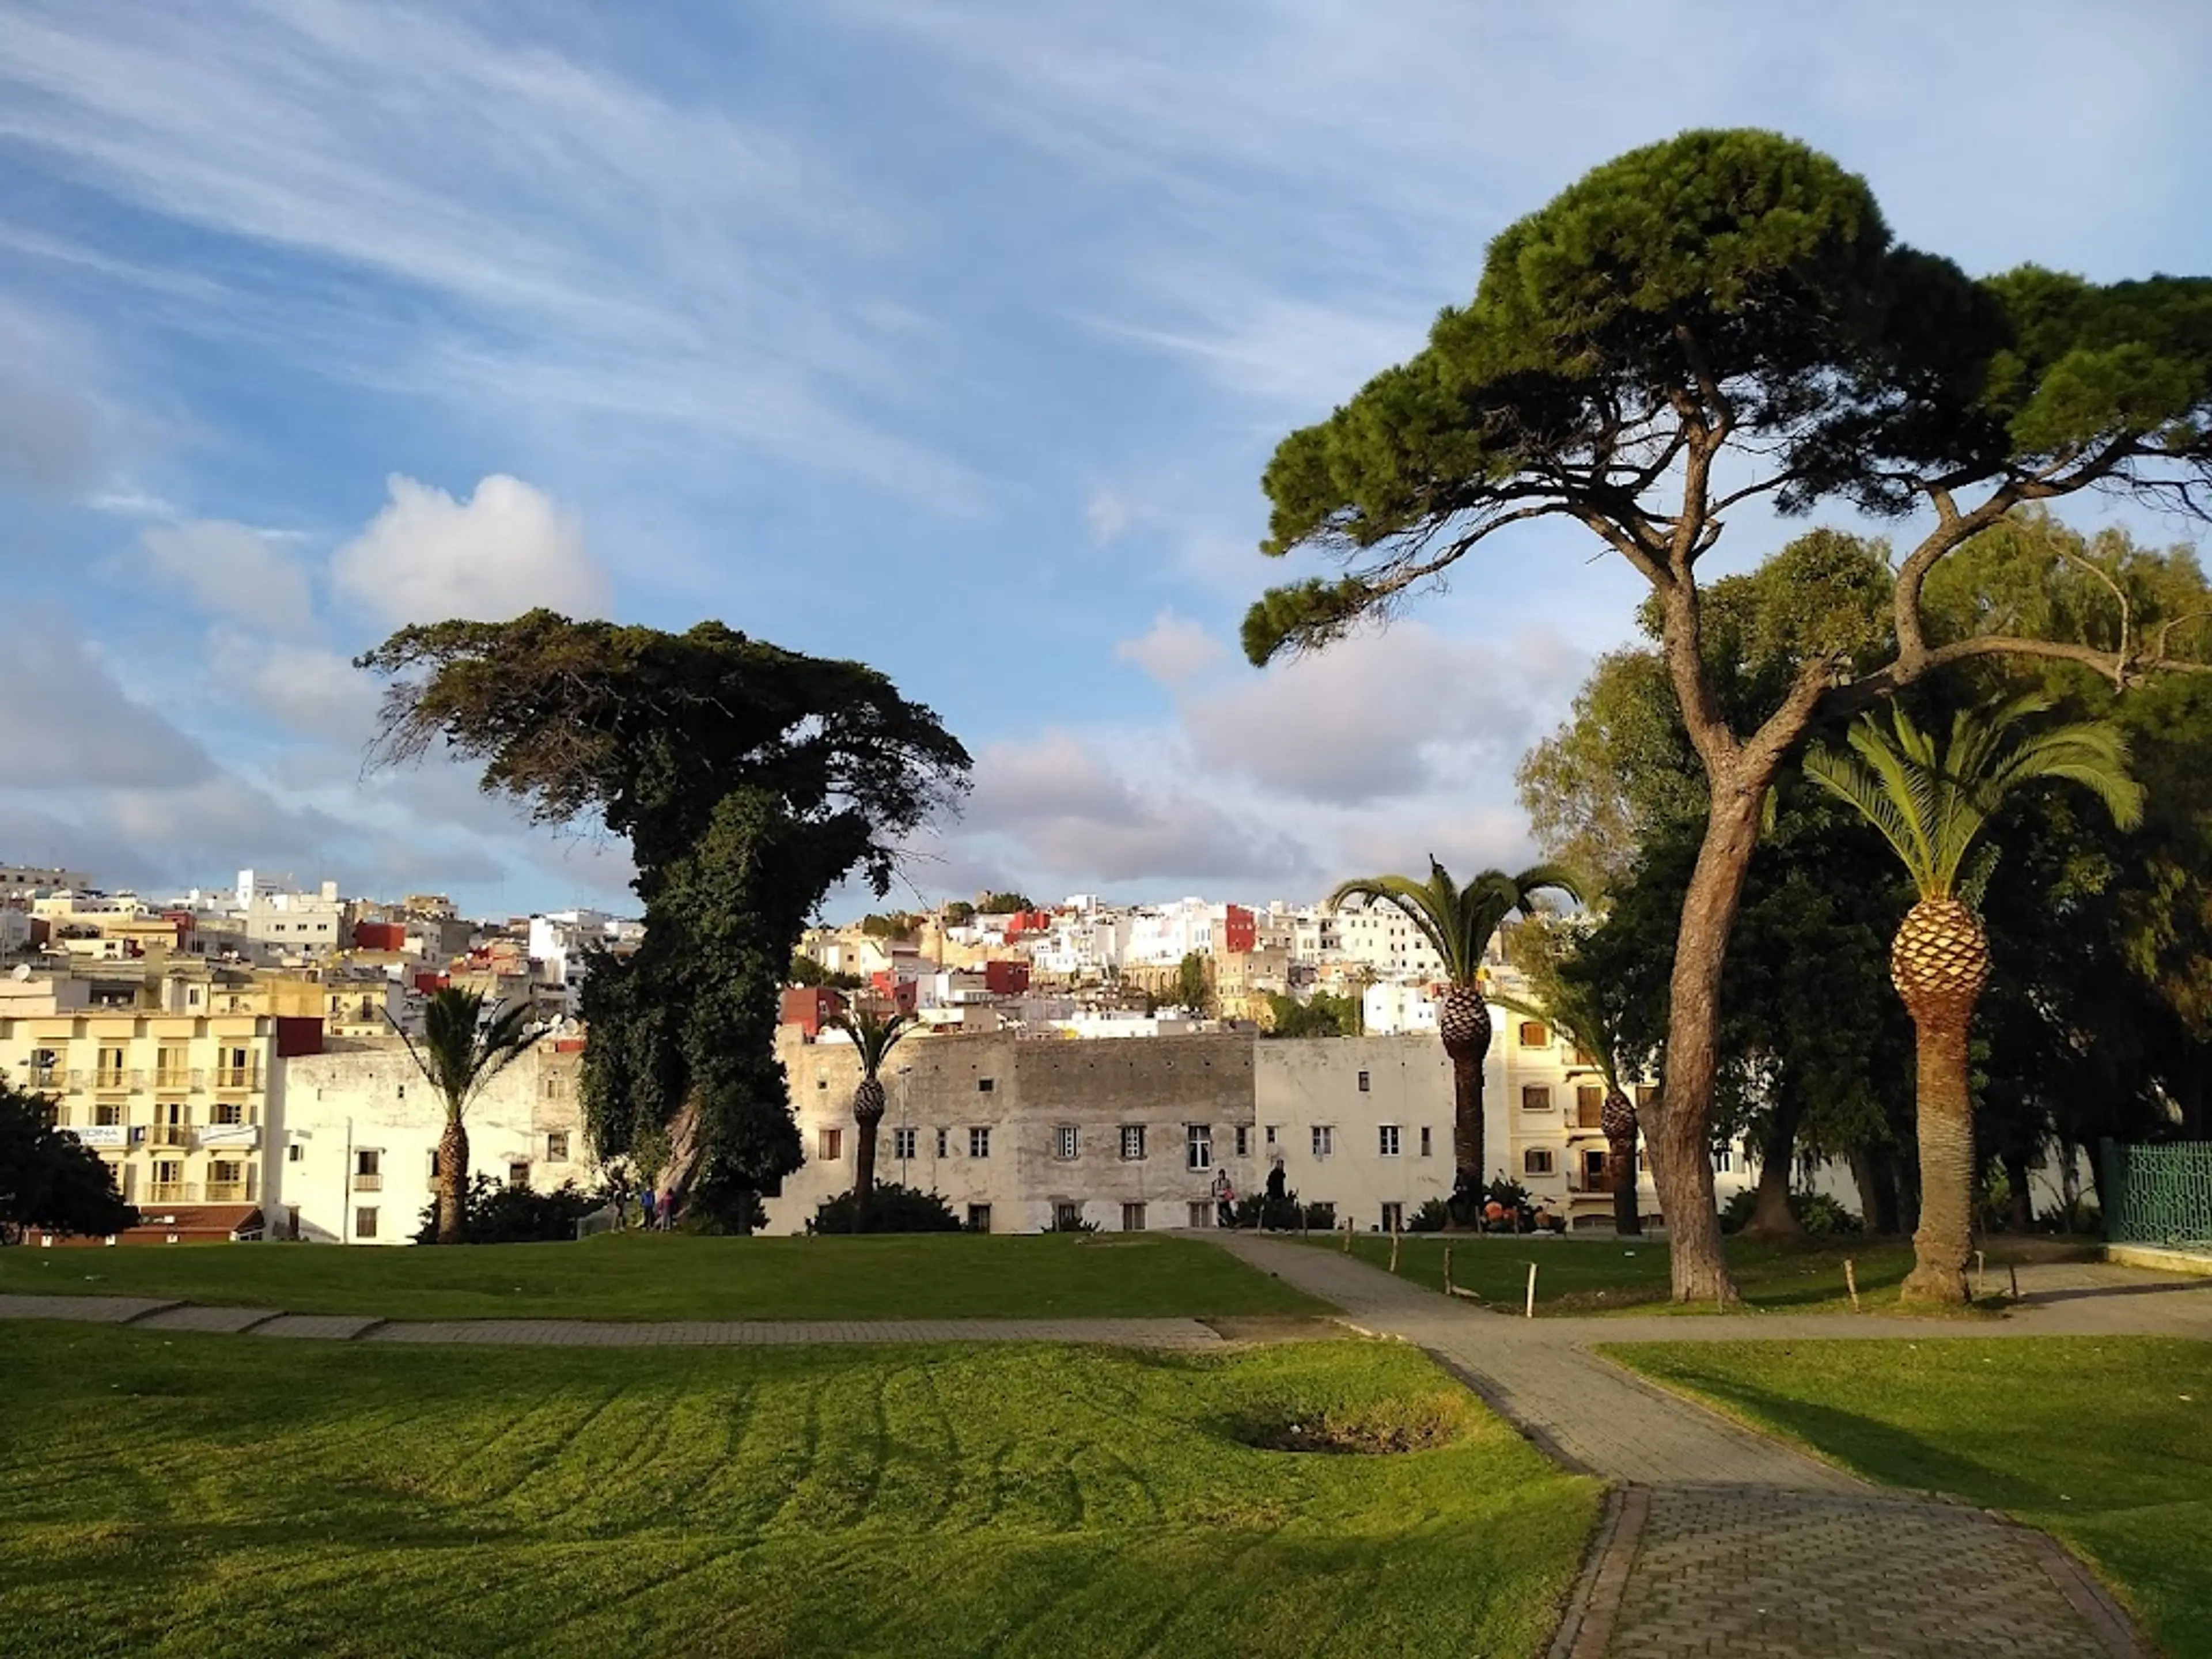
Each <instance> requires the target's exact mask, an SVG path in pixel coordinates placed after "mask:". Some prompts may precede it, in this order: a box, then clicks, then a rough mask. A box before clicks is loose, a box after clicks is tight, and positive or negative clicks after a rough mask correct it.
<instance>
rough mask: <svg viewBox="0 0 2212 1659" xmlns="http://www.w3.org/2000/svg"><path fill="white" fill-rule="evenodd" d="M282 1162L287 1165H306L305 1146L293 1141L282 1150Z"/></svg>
mask: <svg viewBox="0 0 2212 1659" xmlns="http://www.w3.org/2000/svg"><path fill="white" fill-rule="evenodd" d="M284 1161H285V1162H286V1163H287V1164H304V1163H306V1162H307V1148H306V1147H305V1146H301V1145H300V1143H299V1142H298V1141H296V1140H295V1141H294V1142H293V1143H292V1144H291V1145H290V1146H287V1147H286V1148H285V1149H284Z"/></svg>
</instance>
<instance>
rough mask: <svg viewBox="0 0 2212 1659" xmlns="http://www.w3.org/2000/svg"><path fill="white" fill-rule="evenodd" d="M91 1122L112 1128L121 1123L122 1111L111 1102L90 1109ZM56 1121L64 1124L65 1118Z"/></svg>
mask: <svg viewBox="0 0 2212 1659" xmlns="http://www.w3.org/2000/svg"><path fill="white" fill-rule="evenodd" d="M56 1121H57V1122H65V1121H67V1120H66V1119H65V1118H58V1119H57V1120H56ZM92 1121H94V1123H97V1124H100V1125H102V1126H105V1127H114V1126H115V1125H116V1124H118V1123H120V1122H122V1121H123V1109H122V1108H121V1107H120V1106H118V1105H116V1104H114V1103H112V1102H108V1103H103V1104H101V1105H98V1106H94V1108H93V1109H92Z"/></svg>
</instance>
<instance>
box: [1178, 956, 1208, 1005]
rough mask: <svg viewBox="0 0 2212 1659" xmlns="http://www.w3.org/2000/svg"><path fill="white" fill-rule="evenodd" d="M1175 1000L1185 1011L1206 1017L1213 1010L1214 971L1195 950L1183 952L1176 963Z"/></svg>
mask: <svg viewBox="0 0 2212 1659" xmlns="http://www.w3.org/2000/svg"><path fill="white" fill-rule="evenodd" d="M1175 1000H1176V1006H1178V1007H1180V1008H1182V1010H1183V1011H1184V1012H1187V1013H1189V1014H1192V1015H1194V1016H1196V1017H1197V1018H1205V1017H1206V1016H1207V1015H1209V1014H1211V1013H1212V1012H1213V1007H1214V1003H1213V972H1212V967H1211V965H1210V964H1209V963H1207V962H1206V958H1205V957H1203V956H1200V954H1199V953H1198V952H1197V951H1185V952H1184V953H1183V958H1182V961H1181V962H1178V963H1176V978H1175Z"/></svg>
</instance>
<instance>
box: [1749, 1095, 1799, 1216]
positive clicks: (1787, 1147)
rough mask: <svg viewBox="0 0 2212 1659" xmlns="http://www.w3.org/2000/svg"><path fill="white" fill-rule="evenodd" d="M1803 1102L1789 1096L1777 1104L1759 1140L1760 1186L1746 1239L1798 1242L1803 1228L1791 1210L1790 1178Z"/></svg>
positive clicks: (1754, 1195) (1755, 1194)
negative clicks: (1794, 1240) (1793, 1240)
mask: <svg viewBox="0 0 2212 1659" xmlns="http://www.w3.org/2000/svg"><path fill="white" fill-rule="evenodd" d="M1804 1115H1805V1109H1804V1103H1802V1101H1799V1100H1797V1099H1795V1098H1794V1097H1790V1096H1788V1095H1786V1094H1785V1095H1784V1097H1783V1098H1782V1099H1780V1100H1778V1101H1777V1102H1776V1103H1775V1107H1774V1110H1773V1113H1772V1114H1771V1116H1770V1117H1769V1118H1768V1120H1767V1125H1766V1133H1765V1135H1763V1136H1762V1137H1761V1138H1760V1139H1759V1186H1758V1188H1756V1190H1755V1192H1754V1193H1753V1199H1752V1206H1751V1219H1750V1220H1749V1221H1747V1222H1746V1223H1745V1224H1744V1228H1743V1236H1744V1237H1746V1238H1765V1239H1801V1238H1803V1237H1806V1236H1807V1235H1806V1232H1805V1229H1804V1226H1803V1225H1802V1223H1800V1222H1799V1221H1798V1219H1797V1215H1796V1212H1795V1211H1794V1210H1792V1209H1791V1208H1790V1168H1791V1165H1792V1164H1794V1163H1795V1162H1796V1157H1797V1125H1798V1122H1799V1121H1800V1120H1801V1119H1802V1118H1803V1116H1804Z"/></svg>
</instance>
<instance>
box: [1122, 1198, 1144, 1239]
mask: <svg viewBox="0 0 2212 1659" xmlns="http://www.w3.org/2000/svg"><path fill="white" fill-rule="evenodd" d="M1121 1231H1123V1232H1125V1233H1140V1232H1142V1231H1145V1206H1143V1205H1141V1204H1124V1205H1123V1206H1121Z"/></svg>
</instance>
